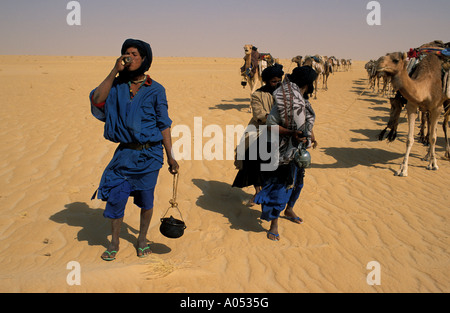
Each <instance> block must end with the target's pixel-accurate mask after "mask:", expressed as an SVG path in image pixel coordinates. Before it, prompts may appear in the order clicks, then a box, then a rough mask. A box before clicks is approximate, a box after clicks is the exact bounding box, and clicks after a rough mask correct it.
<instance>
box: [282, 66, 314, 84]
mask: <svg viewBox="0 0 450 313" xmlns="http://www.w3.org/2000/svg"><path fill="white" fill-rule="evenodd" d="M288 78H289V80H290V81H291V82H293V83H295V84H297V86H299V87H300V88H302V87H304V86H307V85H311V84H312V83H313V82H314V81H315V80H316V78H317V73H316V71H314V70H313V68H312V67H311V66H302V67H296V68H295V69H294V70H293V71H292V74H291V75H288Z"/></svg>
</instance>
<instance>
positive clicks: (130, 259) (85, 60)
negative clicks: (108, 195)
mask: <svg viewBox="0 0 450 313" xmlns="http://www.w3.org/2000/svg"><path fill="white" fill-rule="evenodd" d="M114 61H115V58H113V57H47V56H0V103H1V106H0V110H1V123H0V136H1V145H0V151H1V157H2V163H1V165H0V184H1V185H0V213H1V214H0V247H1V249H2V253H1V254H0V291H1V292H86V291H87V292H139V291H142V292H449V291H450V278H449V276H448V273H449V272H450V264H449V252H448V247H449V244H450V239H449V235H450V228H449V225H448V220H449V216H450V213H449V210H448V208H449V205H448V204H449V202H450V189H449V187H448V177H449V174H450V163H449V161H447V160H443V159H442V156H443V154H444V139H443V132H442V120H441V121H440V123H439V125H438V127H439V128H438V142H437V146H436V151H437V154H438V157H439V160H438V162H439V166H440V169H439V171H436V172H435V171H428V170H426V169H425V166H426V162H423V161H422V160H421V157H423V156H424V155H425V152H426V148H425V147H424V146H422V145H421V144H418V143H416V144H415V145H414V147H413V151H412V154H411V158H410V169H409V177H407V178H399V177H395V176H394V171H396V170H397V169H398V166H399V164H400V162H401V160H402V157H403V153H404V151H405V139H406V132H407V125H406V123H405V118H404V117H405V116H404V114H402V119H401V124H400V126H399V138H398V140H397V141H395V142H393V143H387V142H379V141H377V139H376V137H377V135H378V133H379V132H380V131H381V130H382V129H383V128H384V127H385V125H386V122H387V118H388V114H389V103H388V101H387V99H386V98H383V97H380V96H378V95H375V94H373V93H372V92H370V91H366V92H364V93H362V92H363V91H364V89H365V87H366V85H367V81H366V77H367V76H366V72H365V70H364V64H365V62H355V63H354V65H353V68H352V70H351V71H349V72H338V73H336V74H334V75H333V76H331V77H330V79H329V83H328V87H329V91H327V92H324V91H322V90H319V93H318V99H317V100H313V101H312V103H313V106H314V108H315V110H316V113H317V123H316V126H315V133H316V137H317V140H318V142H319V148H318V149H317V150H314V151H312V152H311V153H312V158H313V163H314V165H313V167H312V168H311V169H309V170H307V176H306V180H305V184H306V185H305V188H304V190H303V193H302V196H301V198H300V200H299V202H298V203H297V205H296V208H295V209H296V212H297V213H298V214H299V215H300V216H302V218H303V219H304V220H305V223H304V224H303V225H296V224H294V223H291V222H289V221H287V220H281V222H280V234H281V236H282V239H281V241H280V242H278V243H277V242H272V241H269V240H267V238H266V230H267V229H268V223H267V222H261V221H260V220H259V219H258V218H259V214H260V213H259V207H257V206H255V207H252V208H249V207H246V206H245V205H244V203H245V202H246V201H247V200H248V199H249V198H250V197H251V195H252V193H253V188H247V189H244V190H241V189H235V188H231V183H232V182H233V179H234V176H235V174H236V170H235V169H234V166H233V161H230V160H219V161H217V160H214V161H206V160H199V161H186V160H182V161H180V165H181V173H180V185H179V190H178V202H179V205H180V209H181V210H182V212H183V217H184V219H185V221H186V223H187V226H188V229H187V230H186V232H185V235H184V236H183V237H182V238H181V239H177V240H173V239H167V238H165V237H163V236H162V235H161V234H160V233H159V229H158V228H159V217H161V216H162V215H163V214H164V212H165V211H166V209H167V208H168V207H169V199H170V198H171V196H172V194H171V193H172V177H171V175H170V174H169V173H168V171H167V170H166V166H165V167H164V169H163V170H162V171H161V174H160V178H159V184H158V187H157V194H156V199H155V214H154V218H153V221H152V224H151V228H150V231H149V239H150V240H151V241H153V243H152V245H151V247H152V250H153V251H154V253H153V255H151V256H150V257H148V258H146V259H139V258H137V257H136V251H135V248H134V244H135V241H136V236H137V230H138V227H139V214H138V212H139V211H138V209H137V208H136V207H134V206H133V205H132V204H131V201H130V205H129V206H128V208H127V212H126V216H125V224H124V227H123V230H122V239H121V246H120V251H119V253H118V255H117V260H116V261H114V262H110V263H107V262H104V261H102V260H101V259H100V255H101V253H102V252H103V251H104V249H105V246H106V245H107V243H108V240H109V238H110V237H109V233H110V225H109V221H107V220H105V219H104V218H103V217H102V209H103V208H104V203H103V202H101V201H99V200H93V201H91V200H90V199H91V196H92V194H93V192H94V191H95V189H96V186H97V184H98V182H99V179H100V176H101V174H102V171H103V169H104V167H105V166H106V165H107V163H108V162H109V160H110V158H111V156H112V154H113V152H114V149H115V147H116V145H115V144H113V143H110V142H107V141H106V140H104V139H103V125H102V123H101V122H99V121H97V120H96V119H95V118H94V117H92V116H91V114H90V107H89V101H88V94H89V92H90V91H91V90H92V89H93V88H94V87H96V86H97V85H98V84H99V83H100V82H101V81H102V80H103V79H104V77H106V75H107V74H108V73H109V71H110V70H111V68H112V66H113V64H114ZM283 64H284V65H285V70H286V71H288V70H289V69H290V70H292V68H293V67H294V65H293V64H291V63H290V62H289V61H288V60H284V61H283ZM241 65H242V60H241V59H220V58H218V59H214V58H204V59H200V58H156V59H155V60H154V63H153V66H152V69H151V71H150V73H151V76H152V77H153V79H155V80H157V81H158V82H160V83H162V84H163V85H164V86H165V87H166V90H167V95H168V99H169V106H170V115H171V117H172V119H173V121H174V125H180V124H183V125H188V126H189V127H191V129H192V130H193V125H194V117H202V122H203V128H205V127H206V126H207V125H213V124H216V125H219V126H220V127H221V128H222V129H223V131H224V132H225V127H226V125H239V124H242V125H246V124H247V122H248V121H249V119H250V115H249V113H248V110H247V108H248V102H249V93H248V89H245V90H244V89H242V87H241V86H240V77H239V67H240V66H241ZM361 93H362V95H361ZM174 140H177V138H174ZM208 140H209V138H204V139H203V144H204V143H205V142H207V141H208ZM174 215H175V213H174ZM70 261H77V262H79V264H80V265H81V285H80V286H69V285H68V284H67V282H66V277H67V275H68V274H69V270H68V269H67V268H66V266H67V264H68V262H70ZM371 261H377V262H379V263H380V265H381V285H380V286H369V285H368V284H367V282H366V277H367V275H368V274H369V272H370V271H369V270H367V269H366V266H367V264H368V263H369V262H371Z"/></svg>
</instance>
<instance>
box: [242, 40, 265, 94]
mask: <svg viewBox="0 0 450 313" xmlns="http://www.w3.org/2000/svg"><path fill="white" fill-rule="evenodd" d="M244 51H245V56H244V61H245V64H244V65H243V66H242V67H241V76H242V82H241V84H242V86H243V87H244V88H245V86H246V85H247V83H248V85H249V87H250V95H252V94H253V93H254V92H255V91H256V89H257V88H258V82H259V85H260V86H262V78H261V73H260V70H259V53H258V51H257V49H256V48H254V47H253V45H245V46H244Z"/></svg>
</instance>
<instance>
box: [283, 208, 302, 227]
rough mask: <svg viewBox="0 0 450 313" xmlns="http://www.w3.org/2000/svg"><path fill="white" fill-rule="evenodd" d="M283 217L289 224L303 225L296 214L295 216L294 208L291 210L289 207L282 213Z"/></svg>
mask: <svg viewBox="0 0 450 313" xmlns="http://www.w3.org/2000/svg"><path fill="white" fill-rule="evenodd" d="M284 217H285V218H286V219H288V220H290V221H291V222H294V223H297V224H303V219H301V218H300V217H298V216H297V214H295V212H294V208H291V207H289V206H288V207H287V208H286V210H285V211H284Z"/></svg>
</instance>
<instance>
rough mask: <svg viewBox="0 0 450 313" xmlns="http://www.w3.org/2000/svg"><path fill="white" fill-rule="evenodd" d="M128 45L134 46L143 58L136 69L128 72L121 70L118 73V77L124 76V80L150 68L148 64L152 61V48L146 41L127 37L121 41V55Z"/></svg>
mask: <svg viewBox="0 0 450 313" xmlns="http://www.w3.org/2000/svg"><path fill="white" fill-rule="evenodd" d="M130 47H133V48H136V49H137V50H138V51H139V54H140V55H141V57H142V58H143V59H144V60H143V62H142V65H141V67H140V68H139V69H137V70H136V71H133V72H130V71H127V70H124V71H123V72H121V73H120V77H122V78H124V79H125V80H129V79H131V78H134V77H136V76H139V75H142V74H144V73H145V72H147V71H148V70H149V69H150V66H151V65H152V61H153V53H152V48H151V47H150V45H149V44H148V43H146V42H144V41H142V40H137V39H127V40H125V42H124V43H123V45H122V50H121V51H120V52H121V53H122V55H124V54H125V52H126V51H127V49H128V48H130Z"/></svg>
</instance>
